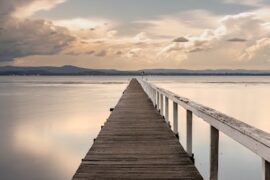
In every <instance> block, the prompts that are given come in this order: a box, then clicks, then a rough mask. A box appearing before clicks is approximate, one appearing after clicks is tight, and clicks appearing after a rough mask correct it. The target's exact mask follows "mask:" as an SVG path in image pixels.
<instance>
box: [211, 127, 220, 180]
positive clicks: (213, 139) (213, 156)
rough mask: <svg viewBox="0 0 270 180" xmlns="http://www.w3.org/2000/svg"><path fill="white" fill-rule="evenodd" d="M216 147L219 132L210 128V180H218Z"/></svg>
mask: <svg viewBox="0 0 270 180" xmlns="http://www.w3.org/2000/svg"><path fill="white" fill-rule="evenodd" d="M218 146H219V131H218V130H217V129H216V128H215V127H213V126H211V129H210V180H217V179H218Z"/></svg>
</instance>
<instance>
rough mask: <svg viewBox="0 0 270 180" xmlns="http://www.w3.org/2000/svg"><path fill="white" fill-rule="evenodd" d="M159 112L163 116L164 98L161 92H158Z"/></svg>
mask: <svg viewBox="0 0 270 180" xmlns="http://www.w3.org/2000/svg"><path fill="white" fill-rule="evenodd" d="M160 114H161V116H164V98H163V94H161V93H160Z"/></svg>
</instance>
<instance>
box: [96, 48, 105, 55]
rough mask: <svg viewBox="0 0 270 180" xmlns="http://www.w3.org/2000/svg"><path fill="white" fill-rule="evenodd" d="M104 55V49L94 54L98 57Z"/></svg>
mask: <svg viewBox="0 0 270 180" xmlns="http://www.w3.org/2000/svg"><path fill="white" fill-rule="evenodd" d="M106 55H107V51H106V50H104V49H103V50H101V51H99V52H98V53H96V54H95V56H98V57H104V56H106Z"/></svg>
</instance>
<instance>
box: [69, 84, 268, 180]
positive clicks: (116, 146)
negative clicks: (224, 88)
mask: <svg viewBox="0 0 270 180" xmlns="http://www.w3.org/2000/svg"><path fill="white" fill-rule="evenodd" d="M169 101H171V102H172V105H173V107H172V109H173V118H172V122H173V123H172V124H173V127H172V130H171V128H170V122H169ZM179 106H181V107H182V108H184V109H186V142H187V143H186V148H185V149H186V151H185V150H184V148H183V147H182V146H181V144H180V143H179V141H178V139H177V137H178V134H179V133H178V107H179ZM193 115H196V116H198V117H199V118H201V119H202V120H204V121H205V122H207V123H208V124H209V127H210V152H209V154H210V160H209V162H210V163H209V179H210V180H217V179H218V171H219V169H218V164H219V163H218V160H219V132H220V131H221V132H223V133H224V134H225V135H227V136H228V137H230V138H231V139H233V140H235V141H237V142H239V143H240V144H242V145H243V146H245V147H246V148H248V149H249V150H251V151H252V152H254V153H255V154H257V155H258V156H259V157H261V159H262V179H263V180H270V163H269V162H270V134H269V133H267V132H264V131H262V130H260V129H257V128H255V127H252V126H250V125H248V124H246V123H244V122H242V121H239V120H237V119H235V118H232V117H230V116H227V115H225V114H223V113H221V112H218V111H216V110H214V109H212V108H209V107H206V106H204V105H201V104H198V103H196V102H194V101H191V100H189V99H187V98H184V97H181V96H178V95H177V94H174V93H173V92H170V91H168V90H166V89H162V88H160V87H157V86H155V85H154V84H151V83H149V82H147V81H145V80H143V79H132V80H131V82H130V84H129V86H128V87H127V89H126V90H125V92H124V94H123V96H122V97H121V99H120V100H119V102H118V104H117V105H116V107H115V108H114V110H113V111H112V113H111V115H110V117H109V118H108V120H107V122H106V123H105V125H104V127H103V128H102V129H101V131H100V133H99V135H98V137H97V138H96V139H95V142H94V144H93V146H92V147H91V149H90V150H89V152H88V153H87V155H86V156H85V158H84V159H83V160H82V163H81V165H80V166H79V168H78V170H77V172H76V173H75V175H74V177H73V179H74V180H82V179H202V177H201V175H200V174H199V172H198V170H197V169H196V167H195V166H194V164H193V153H192V124H193V118H192V117H193Z"/></svg>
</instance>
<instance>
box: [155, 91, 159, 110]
mask: <svg viewBox="0 0 270 180" xmlns="http://www.w3.org/2000/svg"><path fill="white" fill-rule="evenodd" d="M156 99H157V100H156V101H157V104H156V106H157V110H159V92H158V91H156Z"/></svg>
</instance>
